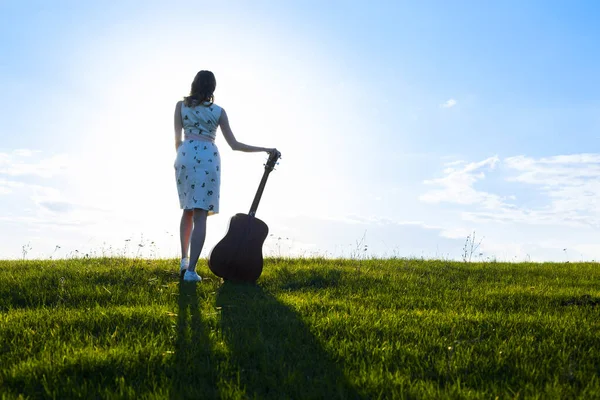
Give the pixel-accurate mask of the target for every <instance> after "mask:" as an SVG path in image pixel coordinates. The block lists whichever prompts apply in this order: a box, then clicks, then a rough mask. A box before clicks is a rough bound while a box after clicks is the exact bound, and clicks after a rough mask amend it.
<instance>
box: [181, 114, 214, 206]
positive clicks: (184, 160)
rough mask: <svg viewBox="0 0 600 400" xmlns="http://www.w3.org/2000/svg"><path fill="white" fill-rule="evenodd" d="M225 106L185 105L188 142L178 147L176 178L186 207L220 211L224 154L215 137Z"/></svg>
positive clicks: (185, 138) (184, 120)
mask: <svg viewBox="0 0 600 400" xmlns="http://www.w3.org/2000/svg"><path fill="white" fill-rule="evenodd" d="M220 116H221V107H219V106H217V105H216V104H212V103H208V104H207V103H203V104H200V105H198V106H196V107H187V106H185V105H184V104H182V106H181V117H182V122H183V129H184V141H183V143H182V144H181V146H179V148H178V149H177V157H176V159H175V179H176V183H177V193H178V195H179V205H180V207H181V208H182V209H187V210H189V209H194V208H201V209H204V210H207V211H208V215H212V214H216V213H218V212H219V198H220V187H221V157H220V155H219V149H218V148H217V145H216V144H215V143H214V142H212V141H211V140H214V137H215V134H216V130H217V127H218V121H219V118H220Z"/></svg>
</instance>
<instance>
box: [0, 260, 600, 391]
mask: <svg viewBox="0 0 600 400" xmlns="http://www.w3.org/2000/svg"><path fill="white" fill-rule="evenodd" d="M177 269H178V262H177V261H176V260H151V261H147V260H132V259H115V258H105V259H75V260H66V261H51V260H48V261H0V393H1V398H2V399H12V398H19V397H21V398H36V399H37V398H55V399H66V398H86V399H87V398H103V399H104V398H135V399H139V398H171V399H179V398H203V399H204V398H206V399H210V398H225V399H245V398H272V399H285V398H290V399H303V398H307V399H308V398H310V399H335V398H340V399H345V398H348V399H352V398H369V399H377V398H381V399H393V398H420V399H422V398H461V399H462V398H477V399H494V398H496V397H499V398H502V399H504V398H540V399H570V398H582V399H593V398H600V268H599V266H598V264H595V263H579V264H535V263H526V264H502V263H472V264H465V263H458V262H446V261H421V260H363V261H358V260H323V259H291V260H290V259H268V260H266V262H265V269H264V273H263V275H262V276H261V278H260V280H259V284H258V285H256V286H254V285H235V284H222V283H221V282H220V281H219V280H217V279H216V278H215V277H214V276H213V275H212V274H210V273H209V271H208V269H207V267H206V265H205V264H203V265H201V266H200V268H199V272H200V273H201V275H202V276H205V277H208V278H209V279H205V280H204V281H203V282H201V283H200V284H198V285H194V284H184V285H183V286H180V284H179V281H178V278H177Z"/></svg>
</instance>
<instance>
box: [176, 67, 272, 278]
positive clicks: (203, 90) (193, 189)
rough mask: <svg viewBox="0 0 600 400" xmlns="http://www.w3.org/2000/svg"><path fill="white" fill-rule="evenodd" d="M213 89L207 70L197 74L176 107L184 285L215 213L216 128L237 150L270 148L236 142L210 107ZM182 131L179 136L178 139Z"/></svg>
mask: <svg viewBox="0 0 600 400" xmlns="http://www.w3.org/2000/svg"><path fill="white" fill-rule="evenodd" d="M216 86H217V81H216V80H215V76H214V75H213V73H212V72H210V71H200V72H198V73H197V74H196V77H195V78H194V81H193V82H192V88H191V91H190V95H189V96H187V97H184V99H183V101H178V102H177V105H176V106H175V148H176V150H177V158H176V159H175V178H176V180H177V192H178V194H179V205H180V206H181V208H182V209H183V214H182V216H181V224H180V227H179V229H180V231H179V233H180V240H181V263H180V266H179V271H180V275H181V276H182V277H183V280H184V281H191V282H198V281H200V280H202V278H201V277H200V276H199V275H198V274H197V273H196V264H197V263H198V258H199V257H200V252H201V251H202V247H203V246H204V238H205V237H206V217H207V216H208V215H212V214H216V213H218V212H219V189H220V183H221V179H220V177H221V159H220V156H219V150H218V149H217V146H216V145H215V142H214V141H215V136H216V133H217V128H218V127H220V128H221V132H222V133H223V136H224V137H225V140H226V141H227V144H228V145H229V146H230V147H231V148H232V149H233V150H236V151H245V152H259V151H266V152H267V153H271V152H273V151H277V150H276V149H274V148H266V147H256V146H250V145H247V144H244V143H240V142H238V141H237V140H236V138H235V136H234V135H233V132H232V131H231V127H230V126H229V119H228V118H227V113H226V112H225V110H224V109H222V108H221V107H219V106H218V105H216V104H214V102H213V101H214V95H213V93H214V91H215V88H216ZM182 130H183V138H182Z"/></svg>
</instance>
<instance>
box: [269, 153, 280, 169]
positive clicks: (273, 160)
mask: <svg viewBox="0 0 600 400" xmlns="http://www.w3.org/2000/svg"><path fill="white" fill-rule="evenodd" d="M280 158H281V153H280V152H278V151H274V152H272V153H269V159H268V160H267V163H266V164H265V170H266V171H269V172H271V171H273V169H274V168H275V165H276V164H277V160H279V159H280Z"/></svg>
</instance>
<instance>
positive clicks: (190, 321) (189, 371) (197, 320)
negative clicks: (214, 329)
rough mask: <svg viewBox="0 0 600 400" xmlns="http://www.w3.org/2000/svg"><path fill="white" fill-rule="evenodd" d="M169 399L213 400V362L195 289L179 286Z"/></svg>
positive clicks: (214, 386) (214, 371)
mask: <svg viewBox="0 0 600 400" xmlns="http://www.w3.org/2000/svg"><path fill="white" fill-rule="evenodd" d="M178 302H179V312H178V315H177V339H176V343H175V357H174V365H173V370H172V375H171V378H172V380H171V383H172V386H171V393H170V398H171V399H200V398H202V399H213V398H217V397H218V396H217V395H218V393H217V387H216V379H217V376H216V368H215V366H214V365H213V364H214V363H215V360H214V359H213V357H212V356H211V345H210V341H209V337H208V331H207V329H208V328H207V326H206V324H204V323H203V322H202V318H201V316H200V302H199V300H198V294H197V289H196V285H195V284H193V283H184V282H181V283H180V286H179V299H178Z"/></svg>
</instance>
